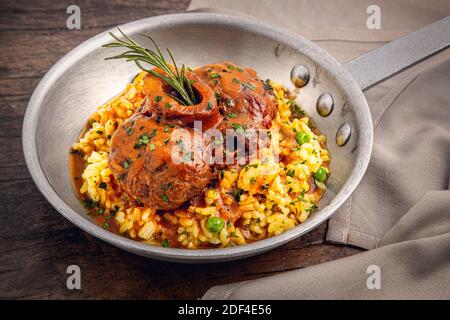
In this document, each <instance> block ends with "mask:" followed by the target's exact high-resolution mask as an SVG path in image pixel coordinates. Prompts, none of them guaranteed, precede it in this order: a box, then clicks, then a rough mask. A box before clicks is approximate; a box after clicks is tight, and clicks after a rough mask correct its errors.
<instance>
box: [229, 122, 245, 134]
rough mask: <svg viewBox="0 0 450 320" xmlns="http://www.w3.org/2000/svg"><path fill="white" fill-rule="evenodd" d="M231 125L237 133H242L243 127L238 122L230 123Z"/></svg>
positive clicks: (243, 131)
mask: <svg viewBox="0 0 450 320" xmlns="http://www.w3.org/2000/svg"><path fill="white" fill-rule="evenodd" d="M231 127H232V128H233V129H234V130H235V131H236V132H237V133H239V134H244V133H245V128H244V127H243V126H242V125H240V124H238V123H232V124H231Z"/></svg>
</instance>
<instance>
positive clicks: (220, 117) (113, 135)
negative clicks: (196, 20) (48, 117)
mask: <svg viewBox="0 0 450 320" xmlns="http://www.w3.org/2000/svg"><path fill="white" fill-rule="evenodd" d="M111 35H112V36H113V37H114V39H115V41H116V42H114V43H111V44H109V45H107V46H106V47H118V48H126V51H125V52H124V53H122V54H120V55H118V56H114V57H112V58H114V59H122V58H123V59H127V60H129V61H134V62H135V63H136V65H137V66H138V67H139V68H140V69H142V71H141V72H140V73H139V74H138V75H137V76H136V77H135V78H134V80H133V81H132V83H130V84H128V85H127V86H126V88H125V89H124V91H123V92H122V93H120V94H119V95H118V96H116V97H114V98H112V99H111V100H110V101H108V102H107V103H106V104H104V105H102V106H99V107H98V108H97V110H96V111H95V112H94V113H93V114H92V115H91V117H90V119H89V121H88V124H87V126H86V128H85V130H84V132H83V133H82V135H81V137H80V138H79V140H78V141H77V142H75V143H74V144H73V147H72V150H71V157H70V168H71V176H72V181H73V183H74V187H75V190H76V192H77V194H78V197H79V198H80V200H81V201H82V203H83V205H84V206H85V207H86V208H87V209H88V211H89V214H90V215H91V216H92V217H93V219H94V220H95V221H96V222H97V223H99V224H100V225H101V226H103V227H104V228H106V229H108V230H111V231H112V232H116V233H119V234H121V235H124V236H126V237H129V238H131V239H135V240H137V241H141V242H145V243H149V244H154V245H160V246H164V247H179V248H190V249H195V248H215V247H229V246H236V245H242V244H246V243H250V242H253V241H257V240H261V239H264V238H267V237H271V236H274V235H277V234H280V233H282V232H284V231H286V230H289V229H291V228H293V227H295V226H296V225H298V224H300V223H303V222H305V221H306V220H307V219H308V217H309V215H310V214H311V213H312V212H313V211H314V210H316V208H317V206H318V203H319V200H320V198H321V197H322V195H323V193H324V192H325V190H326V180H327V178H328V176H329V174H330V171H329V169H328V164H329V162H330V155H329V152H328V150H327V149H326V146H325V144H326V138H325V136H323V135H321V134H320V132H319V130H318V129H317V128H316V127H315V126H314V125H313V123H312V122H311V120H310V119H309V118H308V117H307V116H306V115H305V114H304V112H303V111H302V110H301V108H300V107H299V106H298V105H297V104H296V102H295V101H294V98H295V96H294V95H293V94H291V93H290V92H289V91H288V90H287V89H286V88H285V87H284V86H283V85H281V84H278V83H275V82H273V81H270V80H261V79H260V78H259V77H258V75H257V73H256V71H254V70H253V69H250V68H245V67H243V66H239V65H237V64H235V63H232V62H228V61H224V62H219V63H213V64H208V65H205V66H201V67H198V68H195V69H190V68H187V67H186V66H184V65H182V66H181V67H179V66H177V64H176V62H175V60H174V59H173V56H172V54H171V52H170V51H168V55H169V56H170V59H171V63H168V62H167V61H166V60H165V58H164V55H163V54H162V52H161V51H160V50H159V48H158V47H157V46H156V44H155V43H154V45H155V51H153V50H150V49H145V48H143V47H142V46H140V45H139V44H138V43H137V42H135V41H134V40H133V39H131V38H129V37H127V36H126V35H125V34H123V33H122V36H123V37H122V38H119V37H117V36H115V35H114V34H111ZM149 39H150V40H151V38H149ZM152 41H153V40H152ZM211 132H212V133H214V135H208V134H209V133H211ZM262 133H263V134H262ZM230 135H231V139H229V136H230ZM199 136H200V137H201V139H197V138H198V137H199ZM205 137H206V138H209V139H205ZM256 137H257V138H256ZM253 138H255V139H257V140H255V139H253ZM252 139H253V140H252ZM230 141H231V142H230ZM251 141H258V142H261V141H262V142H263V143H262V144H261V145H262V147H260V148H256V149H255V148H252V144H251ZM229 142H230V143H229ZM239 142H241V143H239ZM211 146H212V147H211ZM207 150H208V151H209V152H206V151H207ZM241 151H242V153H241ZM205 154H207V155H208V156H205ZM242 155H243V156H242ZM217 159H221V160H224V161H217ZM211 160H215V161H211ZM225 160H227V161H225Z"/></svg>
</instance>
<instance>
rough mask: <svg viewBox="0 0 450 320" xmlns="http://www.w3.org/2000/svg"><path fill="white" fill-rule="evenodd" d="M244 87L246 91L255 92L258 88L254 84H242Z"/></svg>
mask: <svg viewBox="0 0 450 320" xmlns="http://www.w3.org/2000/svg"><path fill="white" fill-rule="evenodd" d="M242 86H243V87H244V89H248V90H252V91H253V90H255V89H256V87H255V85H254V84H253V83H249V82H242Z"/></svg>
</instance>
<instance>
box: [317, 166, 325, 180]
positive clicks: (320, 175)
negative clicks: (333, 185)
mask: <svg viewBox="0 0 450 320" xmlns="http://www.w3.org/2000/svg"><path fill="white" fill-rule="evenodd" d="M326 178H327V171H326V170H325V168H323V167H320V168H319V170H317V171H316V172H315V173H314V179H316V180H317V181H319V182H324V181H325V179H326Z"/></svg>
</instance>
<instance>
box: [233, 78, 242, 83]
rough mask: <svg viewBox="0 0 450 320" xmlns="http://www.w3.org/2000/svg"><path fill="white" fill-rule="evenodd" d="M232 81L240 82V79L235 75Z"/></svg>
mask: <svg viewBox="0 0 450 320" xmlns="http://www.w3.org/2000/svg"><path fill="white" fill-rule="evenodd" d="M233 82H234V83H241V81H240V80H239V79H238V78H236V77H235V78H233Z"/></svg>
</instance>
